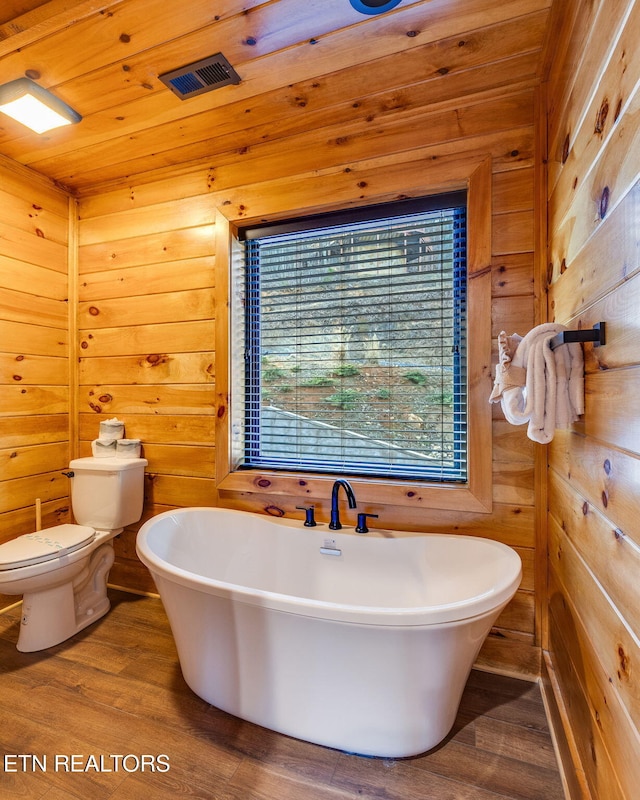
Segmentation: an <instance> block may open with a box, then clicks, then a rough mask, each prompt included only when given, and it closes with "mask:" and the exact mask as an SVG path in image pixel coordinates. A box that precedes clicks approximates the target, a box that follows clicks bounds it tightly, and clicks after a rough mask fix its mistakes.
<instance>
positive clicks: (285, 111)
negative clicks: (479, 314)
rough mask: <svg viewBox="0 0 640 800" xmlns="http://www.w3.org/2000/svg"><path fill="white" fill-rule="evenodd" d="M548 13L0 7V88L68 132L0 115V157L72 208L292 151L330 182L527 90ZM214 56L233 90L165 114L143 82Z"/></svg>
mask: <svg viewBox="0 0 640 800" xmlns="http://www.w3.org/2000/svg"><path fill="white" fill-rule="evenodd" d="M550 4H551V0H402V2H401V3H400V5H399V6H397V7H396V8H395V9H394V10H393V11H390V12H387V13H385V14H382V15H377V16H365V15H363V14H360V13H358V12H357V11H355V10H354V9H353V8H352V6H351V5H350V3H349V2H348V0H269V1H268V2H264V0H189V2H187V3H185V2H176V3H172V2H170V0H48V1H47V0H44V1H43V0H3V2H2V8H1V9H0V83H5V82H8V81H10V80H14V79H15V78H19V77H22V76H23V75H28V76H30V77H32V78H34V79H35V80H36V81H37V82H38V83H40V84H41V85H42V86H45V87H47V88H50V89H52V90H53V91H54V92H55V93H56V94H57V95H58V96H59V97H60V98H62V99H63V100H65V101H66V102H67V103H69V104H70V105H71V106H73V107H74V108H75V109H76V110H77V111H79V112H80V113H81V114H82V116H83V120H82V122H81V123H79V124H78V125H74V126H70V127H68V128H62V129H58V130H54V131H50V132H49V133H47V134H43V135H37V134H35V133H31V132H29V131H28V130H27V129H26V128H24V127H23V126H21V125H20V124H18V123H16V122H14V121H13V120H11V119H10V118H8V117H5V116H4V115H0V153H2V154H4V155H6V156H8V157H10V158H12V159H14V160H16V161H18V162H20V163H22V164H25V165H28V166H30V167H32V168H33V169H35V170H37V171H38V172H40V173H42V174H44V175H47V176H49V177H50V178H52V179H53V180H55V181H56V182H57V183H58V184H59V185H61V186H63V187H64V188H66V189H68V190H69V191H70V192H72V193H73V194H76V195H79V196H82V195H87V194H91V193H93V192H95V191H97V190H98V189H104V188H108V187H109V186H121V185H123V184H125V185H126V184H128V183H129V182H130V181H131V180H132V179H133V176H136V179H137V180H138V181H146V180H147V179H148V180H151V179H155V178H158V177H161V176H162V175H164V174H169V173H171V172H173V171H175V170H176V168H177V167H178V166H180V168H183V167H184V166H185V165H195V164H206V165H209V166H211V167H214V168H218V167H223V166H224V165H225V164H230V163H237V161H238V160H239V159H241V158H242V157H243V156H246V155H247V154H248V153H251V154H252V155H255V156H260V157H261V158H260V163H267V164H272V165H273V166H272V171H273V172H274V174H278V175H279V176H282V175H286V162H287V161H289V162H290V163H295V159H296V153H297V152H303V151H304V152H306V153H308V152H310V150H311V151H315V152H317V162H316V169H318V170H322V169H323V168H324V167H325V166H327V165H328V164H329V163H331V164H332V165H333V166H335V164H336V162H337V161H338V163H340V161H339V159H340V157H339V156H338V157H336V153H337V152H339V151H340V148H342V149H343V151H344V164H345V166H346V165H348V163H349V159H350V158H353V155H352V154H351V153H352V152H353V149H354V148H357V152H358V157H359V158H362V156H363V155H364V157H365V158H366V157H368V153H369V152H370V153H371V157H374V156H375V154H376V152H377V151H376V142H377V141H380V140H381V139H383V138H384V137H386V136H388V135H395V136H402V131H403V130H407V131H409V130H410V131H411V132H412V136H413V137H414V138H415V130H416V127H418V128H419V127H420V126H425V128H426V127H427V126H428V124H429V122H428V114H429V113H431V112H433V111H434V110H442V109H451V108H455V107H456V105H457V104H458V103H459V102H460V100H461V98H466V99H467V101H468V98H469V97H474V98H477V102H478V103H480V104H481V103H482V102H483V100H485V99H489V98H493V97H496V96H498V95H505V94H509V93H510V92H512V91H519V90H521V89H522V88H524V87H527V86H535V85H537V84H538V83H539V81H540V77H541V74H542V71H543V67H544V61H545V52H544V42H545V40H546V38H547V26H548V25H549V6H550ZM218 52H222V53H223V54H224V55H225V56H226V57H227V58H228V59H229V61H230V62H231V64H232V65H233V67H234V68H235V69H236V71H237V72H238V73H239V75H240V77H241V79H242V80H241V83H240V84H238V85H235V86H233V85H232V86H225V87H222V88H218V89H215V90H214V91H211V92H208V93H206V94H203V95H200V96H196V97H193V98H191V99H188V100H179V99H178V98H177V97H176V96H175V95H174V94H173V93H172V92H171V91H169V89H168V88H167V87H166V86H165V85H164V84H163V83H162V82H161V81H160V80H159V79H158V75H160V74H163V73H165V72H167V71H170V70H173V69H176V68H178V67H182V66H184V65H187V64H190V63H192V62H194V61H197V60H199V59H202V58H206V57H207V56H210V55H213V54H215V53H218ZM487 122H488V123H489V124H490V122H491V120H488V121H487ZM457 126H458V128H459V131H458V132H457V131H455V130H452V131H451V134H450V135H451V138H452V139H455V138H456V136H457V135H458V133H459V135H464V126H465V120H464V115H462V114H461V115H459V117H458V119H457ZM325 153H327V155H326V156H325V155H324V154H325ZM329 154H330V155H329ZM251 163H252V162H251V159H249V160H248V161H247V169H251V166H250V164H251ZM283 170H284V172H283ZM235 174H236V175H237V174H238V171H237V170H236V171H235ZM268 177H270V174H269V169H268V168H267V169H266V172H265V179H266V178H268Z"/></svg>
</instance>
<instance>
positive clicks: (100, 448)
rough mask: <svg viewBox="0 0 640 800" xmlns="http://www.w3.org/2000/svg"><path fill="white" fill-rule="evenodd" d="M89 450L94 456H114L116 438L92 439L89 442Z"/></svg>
mask: <svg viewBox="0 0 640 800" xmlns="http://www.w3.org/2000/svg"><path fill="white" fill-rule="evenodd" d="M91 452H92V453H93V455H94V456H95V457H96V458H114V457H115V455H116V440H115V439H94V440H93V441H92V442H91Z"/></svg>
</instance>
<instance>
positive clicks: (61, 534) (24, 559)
mask: <svg viewBox="0 0 640 800" xmlns="http://www.w3.org/2000/svg"><path fill="white" fill-rule="evenodd" d="M95 535H96V532H95V530H94V529H93V528H90V527H89V526H88V525H71V524H65V525H55V526H54V527H53V528H45V529H44V530H41V531H35V533H25V534H23V535H22V536H18V537H17V538H16V539H11V541H9V542H5V543H4V544H2V545H0V571H3V570H8V569H17V568H18V567H28V566H30V565H31V564H39V563H40V562H41V561H51V560H52V559H54V558H60V557H61V556H64V555H67V554H68V553H72V552H73V551H74V550H78V549H80V548H81V547H84V545H86V544H88V543H89V542H90V541H92V539H93V538H94V536H95Z"/></svg>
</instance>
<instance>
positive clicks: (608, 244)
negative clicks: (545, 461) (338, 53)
mask: <svg viewBox="0 0 640 800" xmlns="http://www.w3.org/2000/svg"><path fill="white" fill-rule="evenodd" d="M563 13H564V16H563V19H562V21H561V22H562V24H561V25H558V27H557V28H556V31H557V33H558V35H557V38H556V43H555V53H556V57H555V60H554V61H553V63H552V66H551V71H550V75H549V81H548V86H547V95H548V98H549V103H548V141H549V176H548V177H549V180H548V209H549V280H550V286H549V291H548V302H549V316H550V318H551V319H555V320H557V321H560V322H563V323H566V324H569V325H571V326H572V327H584V328H588V327H591V326H592V325H593V324H594V323H596V322H598V321H600V320H604V321H605V322H606V324H607V344H606V346H605V347H602V348H598V349H593V348H592V347H591V345H586V346H585V355H586V364H585V367H586V411H585V415H584V418H583V421H582V422H581V423H580V424H576V425H575V426H574V427H573V430H571V431H567V432H566V433H565V432H563V434H562V435H559V436H557V437H556V438H555V440H554V442H553V443H552V445H551V446H550V448H549V520H548V526H549V598H548V602H549V641H548V647H549V651H550V653H549V675H550V680H551V684H552V686H553V687H554V688H555V692H556V699H557V703H558V709H559V712H560V714H561V715H563V717H564V724H565V728H566V739H567V742H566V758H567V761H568V762H570V761H571V758H573V760H574V761H575V762H576V766H577V770H576V772H575V776H576V777H575V779H574V780H573V782H572V787H571V788H572V796H574V797H593V798H594V799H595V798H606V799H607V800H618V798H627V800H630V799H631V798H633V797H637V796H638V786H640V673H639V671H638V669H637V665H638V664H639V663H640V646H639V640H640V582H639V581H638V574H639V573H640V523H639V521H638V519H639V511H640V502H639V500H638V498H639V497H640V414H639V412H638V389H639V387H640V366H639V363H640V350H639V349H638V330H639V327H640V315H639V312H638V309H639V307H640V113H639V112H640V90H639V87H640V80H639V79H640V52H639V51H638V47H637V42H638V35H639V31H640V3H638V2H634V0H613V1H612V0H600V1H599V2H586V1H584V2H583V1H582V0H570V2H567V3H566V4H563ZM567 766H568V770H567V771H568V774H571V765H570V763H568V765H567Z"/></svg>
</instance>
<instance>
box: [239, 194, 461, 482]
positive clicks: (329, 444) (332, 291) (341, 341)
mask: <svg viewBox="0 0 640 800" xmlns="http://www.w3.org/2000/svg"><path fill="white" fill-rule="evenodd" d="M447 199H448V200H449V199H450V198H449V197H447ZM455 200H456V201H457V204H451V203H448V204H446V205H445V206H444V207H436V208H434V207H433V206H434V205H436V206H437V205H438V204H437V203H434V198H429V199H428V205H427V207H428V210H427V211H412V212H411V213H403V214H402V215H401V216H389V211H388V210H387V216H386V217H385V216H384V215H379V214H378V217H379V218H376V219H372V220H367V219H364V220H355V221H354V220H351V221H348V222H347V223H344V222H343V221H342V220H338V222H336V221H335V219H334V218H329V219H328V220H327V221H325V223H324V224H323V225H322V226H320V225H318V224H317V221H316V220H314V221H313V223H314V226H313V227H311V228H310V229H306V230H305V229H304V225H300V224H298V223H296V225H294V226H293V227H294V229H293V230H292V229H291V228H286V227H285V229H283V230H275V232H274V230H272V229H265V230H262V231H260V233H259V235H254V234H252V232H251V231H249V232H245V236H244V238H245V239H246V243H245V254H246V264H245V269H246V272H245V275H246V297H245V310H246V325H245V387H244V392H245V404H244V408H245V419H244V442H245V446H244V463H243V464H242V466H244V467H252V468H253V467H258V468H274V469H278V468H282V469H287V470H303V471H304V470H310V471H316V472H331V473H341V474H344V473H346V474H352V475H371V476H386V477H398V478H419V479H428V480H438V481H465V480H466V461H467V458H466V452H467V437H466V347H465V342H466V302H465V301H466V210H465V198H464V196H462V197H460V196H456V198H455ZM365 211H366V209H365ZM309 224H310V223H309V222H307V225H309ZM298 227H302V228H303V229H301V230H299V229H295V228H298Z"/></svg>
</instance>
